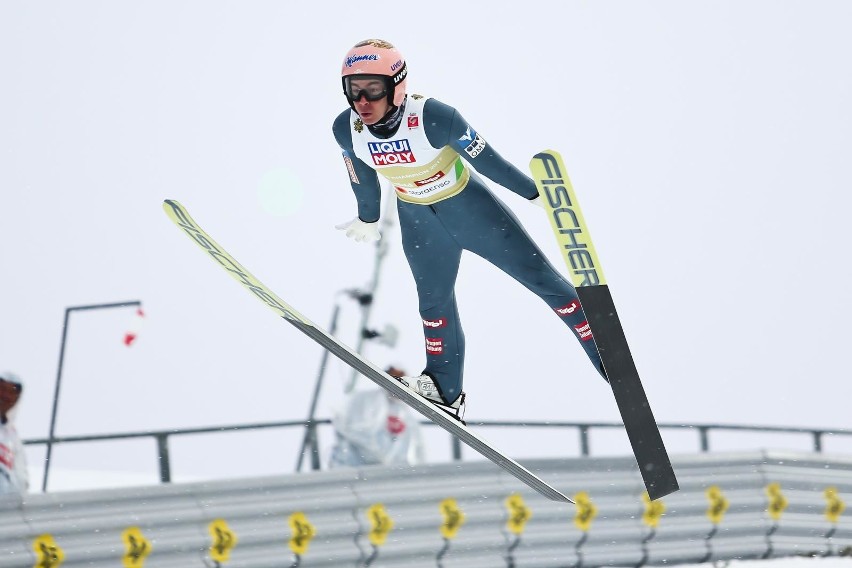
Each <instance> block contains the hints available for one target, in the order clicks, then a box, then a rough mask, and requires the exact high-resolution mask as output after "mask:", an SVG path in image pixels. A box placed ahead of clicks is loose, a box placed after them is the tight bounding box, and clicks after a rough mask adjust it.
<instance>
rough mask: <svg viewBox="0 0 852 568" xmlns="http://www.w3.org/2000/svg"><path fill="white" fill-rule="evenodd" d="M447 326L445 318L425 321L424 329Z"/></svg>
mask: <svg viewBox="0 0 852 568" xmlns="http://www.w3.org/2000/svg"><path fill="white" fill-rule="evenodd" d="M446 325H447V320H446V319H444V318H438V319H436V320H426V319H425V320H423V327H432V328H434V327H445V326H446Z"/></svg>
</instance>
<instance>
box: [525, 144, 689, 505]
mask: <svg viewBox="0 0 852 568" xmlns="http://www.w3.org/2000/svg"><path fill="white" fill-rule="evenodd" d="M530 171H531V172H532V176H533V179H535V182H536V186H537V187H538V191H539V194H540V195H541V196H542V201H543V202H544V206H545V210H546V211H547V214H548V218H549V219H550V225H551V228H552V229H553V234H554V236H555V237H556V242H557V244H558V246H559V252H560V254H561V256H562V258H563V260H564V261H565V265H566V266H567V268H568V272H569V274H570V276H571V281H572V282H573V283H574V286H575V287H576V289H577V294H578V296H579V297H580V304H581V305H582V306H583V311H584V312H585V314H586V318H587V319H588V323H589V327H590V329H591V331H592V337H593V339H594V341H595V345H596V347H597V349H598V353H599V354H600V356H601V361H602V362H603V366H604V370H605V372H606V375H607V377H608V378H609V383H610V386H611V387H612V391H613V395H614V396H615V400H616V403H617V404H618V409H619V412H620V413H621V418H622V420H623V422H624V427H625V429H626V430H627V435H628V438H629V439H630V444H631V446H632V447H633V454H634V455H635V456H636V461H637V464H638V465H639V470H640V471H641V473H642V480H643V481H644V483H645V487H646V488H647V489H648V495H649V496H650V498H651V499H658V498H660V497H663V496H665V495H668V494H669V493H672V492H674V491H677V490H678V483H677V478H676V476H675V473H674V470H673V469H672V465H671V461H670V460H669V456H668V453H667V452H666V448H665V445H664V444H663V439H662V436H661V435H660V429H659V427H658V426H657V422H656V420H655V419H654V415H653V413H652V412H651V406H650V404H649V402H648V398H647V396H646V394H645V389H644V387H643V386H642V381H641V379H640V378H639V372H638V371H637V370H636V365H635V363H634V361H633V356H632V355H631V353H630V347H629V346H628V344H627V339H626V337H625V335H624V329H623V328H622V325H621V321H620V320H619V319H618V313H617V312H616V311H615V303H614V302H613V300H612V294H611V293H610V289H609V286H608V285H607V282H606V277H605V276H604V272H603V268H602V266H601V263H600V260H598V254H597V251H596V250H595V246H594V244H593V243H592V237H591V234H590V233H589V229H588V227H587V226H586V220H585V218H584V216H583V212H582V210H581V209H580V203H579V201H578V200H577V196H576V194H575V192H574V187H573V186H572V184H571V180H570V179H569V177H568V172H567V170H566V168H565V164H564V162H563V161H562V156H560V155H559V153H558V152H556V151H554V150H545V151H543V152H539V153H538V154H536V155H535V156H534V157H533V158H532V160H531V161H530Z"/></svg>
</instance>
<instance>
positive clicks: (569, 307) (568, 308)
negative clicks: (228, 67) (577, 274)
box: [553, 300, 580, 318]
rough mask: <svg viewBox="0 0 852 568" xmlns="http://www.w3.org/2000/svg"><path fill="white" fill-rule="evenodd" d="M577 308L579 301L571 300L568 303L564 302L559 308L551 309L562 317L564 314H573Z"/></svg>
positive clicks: (578, 307)
mask: <svg viewBox="0 0 852 568" xmlns="http://www.w3.org/2000/svg"><path fill="white" fill-rule="evenodd" d="M579 309H580V303H579V302H578V301H577V300H571V303H570V304H566V305H564V306H562V307H561V308H553V311H555V312H556V313H557V314H559V315H560V316H561V317H563V318H564V317H566V316H570V315H573V314H574V313H576V312H577V310H579Z"/></svg>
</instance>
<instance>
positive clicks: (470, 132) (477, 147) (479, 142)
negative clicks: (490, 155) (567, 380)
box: [456, 126, 486, 158]
mask: <svg viewBox="0 0 852 568" xmlns="http://www.w3.org/2000/svg"><path fill="white" fill-rule="evenodd" d="M456 144H457V145H458V147H459V148H461V149H462V150H464V152H465V154H467V155H468V156H470V157H471V158H475V157H477V156H478V155H479V154H481V153H482V151H483V150H485V146H486V143H485V139H484V138H483V137H482V136H480V135H479V134H478V133H477V132H476V130H474V129H473V128H471V127H470V126H468V127H467V130H466V131H465V133H464V134H463V135H462V136H461V138H459V139H458V140H457V141H456Z"/></svg>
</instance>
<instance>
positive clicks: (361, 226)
mask: <svg viewBox="0 0 852 568" xmlns="http://www.w3.org/2000/svg"><path fill="white" fill-rule="evenodd" d="M334 228H335V229H338V230H340V231H346V236H347V237H349V238H350V239H355V240H356V241H357V242H359V243H360V242H362V241H367V242H368V243H372V242H376V241H378V240H379V239H381V238H382V234H381V233H379V222H378V221H374V222H372V223H365V222H364V221H362V220H361V219H359V218H358V217H355V218H354V219H352V220H351V221H347V222H345V223H341V224H340V225H335V226H334Z"/></svg>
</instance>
